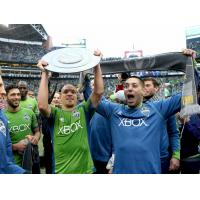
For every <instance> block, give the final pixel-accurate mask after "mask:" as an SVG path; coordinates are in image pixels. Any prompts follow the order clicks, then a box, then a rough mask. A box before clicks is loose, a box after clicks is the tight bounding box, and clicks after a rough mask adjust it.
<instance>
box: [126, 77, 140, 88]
mask: <svg viewBox="0 0 200 200" xmlns="http://www.w3.org/2000/svg"><path fill="white" fill-rule="evenodd" d="M130 78H136V79H138V80H139V81H140V83H141V85H142V87H144V81H143V80H142V79H141V78H140V77H139V76H131V77H129V78H128V79H130ZM128 79H127V80H128Z"/></svg>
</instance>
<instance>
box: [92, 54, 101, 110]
mask: <svg viewBox="0 0 200 200" xmlns="http://www.w3.org/2000/svg"><path fill="white" fill-rule="evenodd" d="M94 54H95V55H96V56H101V52H100V51H95V53H94ZM103 92H104V85H103V78H102V72H101V67H100V64H98V65H97V66H96V67H95V68H94V90H93V92H92V95H91V102H92V105H93V107H94V108H96V107H97V106H98V103H99V101H100V99H101V97H102V95H103Z"/></svg>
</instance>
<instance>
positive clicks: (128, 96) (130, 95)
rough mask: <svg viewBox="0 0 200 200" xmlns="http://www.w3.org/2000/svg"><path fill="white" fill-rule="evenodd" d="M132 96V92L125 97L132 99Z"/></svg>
mask: <svg viewBox="0 0 200 200" xmlns="http://www.w3.org/2000/svg"><path fill="white" fill-rule="evenodd" d="M134 97H135V96H134V95H133V94H128V95H127V99H128V100H132V99H134Z"/></svg>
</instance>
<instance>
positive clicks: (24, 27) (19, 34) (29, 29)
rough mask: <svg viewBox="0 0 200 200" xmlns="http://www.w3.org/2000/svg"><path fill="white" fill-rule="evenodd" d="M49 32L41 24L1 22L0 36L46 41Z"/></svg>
mask: <svg viewBox="0 0 200 200" xmlns="http://www.w3.org/2000/svg"><path fill="white" fill-rule="evenodd" d="M47 37H48V34H47V32H46V31H45V29H44V27H43V26H42V25H41V24H9V25H8V26H5V25H3V24H0V38H6V39H13V40H23V41H34V42H44V41H45V40H47Z"/></svg>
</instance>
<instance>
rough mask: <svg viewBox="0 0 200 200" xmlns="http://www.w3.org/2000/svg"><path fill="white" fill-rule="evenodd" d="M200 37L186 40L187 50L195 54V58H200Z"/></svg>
mask: <svg viewBox="0 0 200 200" xmlns="http://www.w3.org/2000/svg"><path fill="white" fill-rule="evenodd" d="M199 38H200V37H197V38H192V39H187V48H190V49H193V50H195V51H196V52H197V58H200V39H199Z"/></svg>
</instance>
